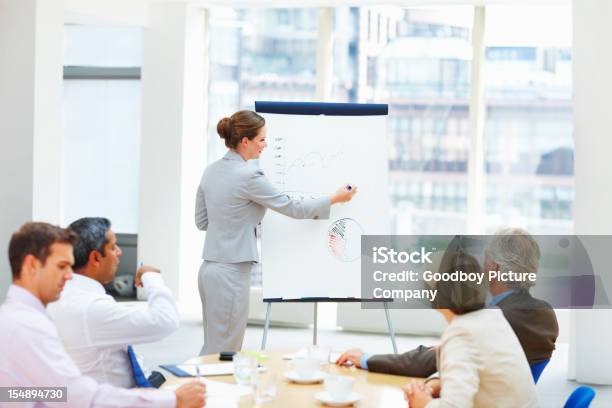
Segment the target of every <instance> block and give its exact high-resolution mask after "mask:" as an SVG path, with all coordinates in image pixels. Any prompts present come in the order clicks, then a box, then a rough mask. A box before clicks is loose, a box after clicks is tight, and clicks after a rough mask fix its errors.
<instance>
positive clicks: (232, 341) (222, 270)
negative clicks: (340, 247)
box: [195, 110, 357, 355]
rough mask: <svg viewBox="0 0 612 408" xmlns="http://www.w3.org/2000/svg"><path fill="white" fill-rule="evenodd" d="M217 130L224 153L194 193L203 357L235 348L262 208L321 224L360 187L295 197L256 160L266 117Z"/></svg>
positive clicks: (222, 124) (240, 119)
mask: <svg viewBox="0 0 612 408" xmlns="http://www.w3.org/2000/svg"><path fill="white" fill-rule="evenodd" d="M217 133H219V136H220V137H221V138H222V139H224V140H225V145H226V146H227V147H228V148H229V151H228V152H227V153H226V154H225V156H224V157H223V158H222V159H221V160H218V161H216V162H214V163H212V164H211V165H210V166H208V167H207V168H206V170H205V171H204V175H203V176H202V180H201V181H200V185H199V187H198V191H197V196H196V211H195V223H196V226H197V227H198V229H200V230H202V231H207V233H206V240H205V242H204V253H203V256H202V259H203V262H202V266H201V267H200V272H199V275H198V289H199V291H200V298H201V300H202V317H203V320H204V346H203V347H202V350H201V352H200V354H201V355H204V354H212V353H218V352H220V351H238V350H240V349H241V348H242V340H243V339H244V332H245V330H246V323H247V316H248V312H249V287H250V277H251V276H250V275H251V267H252V265H253V263H255V262H258V260H259V257H258V255H257V238H256V228H257V225H258V224H259V223H260V221H261V220H262V218H263V216H264V214H265V213H266V209H268V208H270V209H272V210H274V211H277V212H279V213H281V214H283V215H286V216H288V217H292V218H304V219H305V218H309V219H315V220H316V219H326V218H329V210H330V206H331V205H333V204H336V203H343V202H347V201H350V200H351V199H352V198H353V196H354V195H355V193H356V192H357V188H356V187H355V186H351V187H347V186H344V187H341V188H340V189H339V190H338V191H337V192H336V193H335V194H334V195H332V196H329V197H322V198H317V199H311V200H303V201H298V200H293V199H291V198H290V197H289V196H287V195H286V194H283V193H282V192H281V191H279V190H278V189H276V188H275V187H274V186H273V185H272V183H270V181H269V180H268V179H267V178H266V176H265V175H264V173H263V171H262V170H261V169H260V168H259V167H258V166H257V164H256V163H255V162H252V161H249V160H253V159H258V158H259V156H260V155H261V152H262V151H263V149H265V148H266V146H267V144H266V128H265V120H264V118H262V117H261V116H259V115H258V114H257V113H255V112H252V111H246V110H244V111H239V112H236V113H234V114H233V115H232V116H231V117H229V118H223V119H221V120H220V121H219V123H218V125H217Z"/></svg>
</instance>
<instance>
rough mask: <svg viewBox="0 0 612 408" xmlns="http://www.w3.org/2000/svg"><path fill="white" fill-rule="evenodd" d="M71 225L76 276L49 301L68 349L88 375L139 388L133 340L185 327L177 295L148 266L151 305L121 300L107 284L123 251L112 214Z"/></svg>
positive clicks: (142, 275)
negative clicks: (133, 365) (133, 364)
mask: <svg viewBox="0 0 612 408" xmlns="http://www.w3.org/2000/svg"><path fill="white" fill-rule="evenodd" d="M69 229H71V230H72V231H74V232H75V233H76V235H77V241H76V242H75V244H74V268H73V269H74V271H75V274H74V279H73V280H72V281H70V282H68V283H67V284H66V288H65V289H64V291H63V292H62V295H61V297H60V300H59V301H57V302H55V303H52V304H51V305H49V308H48V310H49V315H50V316H51V318H52V319H53V320H54V322H55V325H56V326H57V331H58V333H59V336H60V338H61V339H62V343H63V344H64V348H65V349H66V351H67V352H68V354H69V355H70V357H72V359H73V360H74V362H75V363H76V365H77V366H78V367H79V369H80V370H81V371H82V372H83V374H85V375H88V376H90V377H93V378H94V379H96V380H97V381H99V382H105V383H109V384H112V385H115V386H117V387H124V388H131V387H134V386H135V385H136V384H135V381H134V375H133V372H132V368H131V365H130V359H129V356H128V353H127V347H128V346H129V345H133V344H142V343H150V342H154V341H158V340H161V339H162V338H164V337H166V336H168V335H169V334H171V333H172V332H174V331H175V330H176V329H177V328H178V326H179V313H178V310H177V307H176V302H175V300H174V296H173V295H172V292H170V289H168V287H166V286H165V285H164V282H163V279H162V276H161V274H160V273H159V270H158V269H155V268H152V267H148V266H144V267H141V268H140V269H139V270H138V272H137V273H136V277H135V282H136V284H137V285H140V284H142V286H144V290H145V293H146V295H147V299H148V304H147V306H146V307H145V306H142V307H134V306H133V305H132V306H128V305H125V304H121V303H118V302H116V301H115V300H114V299H113V297H112V296H109V295H107V294H106V292H105V290H104V287H103V286H102V285H104V284H107V283H109V282H111V281H112V280H113V278H114V277H115V274H116V273H117V268H118V265H119V258H120V257H121V249H120V248H119V246H117V238H116V237H115V234H114V233H113V231H112V230H111V223H110V221H109V220H107V219H106V218H81V219H79V220H77V221H75V222H73V223H72V224H70V226H69Z"/></svg>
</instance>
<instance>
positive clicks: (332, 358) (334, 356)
mask: <svg viewBox="0 0 612 408" xmlns="http://www.w3.org/2000/svg"><path fill="white" fill-rule="evenodd" d="M341 355H342V352H341V351H331V352H330V353H329V361H328V363H331V364H335V363H336V361H337V360H338V359H339V358H340V356H341ZM296 358H308V350H307V349H305V348H302V349H300V350H298V351H296V352H295V353H292V354H285V355H284V356H283V360H295V359H296Z"/></svg>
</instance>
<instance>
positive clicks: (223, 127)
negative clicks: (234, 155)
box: [217, 118, 232, 139]
mask: <svg viewBox="0 0 612 408" xmlns="http://www.w3.org/2000/svg"><path fill="white" fill-rule="evenodd" d="M217 133H218V134H219V136H220V137H221V139H229V138H231V137H232V120H231V119H230V118H223V119H221V120H220V121H219V123H218V124H217Z"/></svg>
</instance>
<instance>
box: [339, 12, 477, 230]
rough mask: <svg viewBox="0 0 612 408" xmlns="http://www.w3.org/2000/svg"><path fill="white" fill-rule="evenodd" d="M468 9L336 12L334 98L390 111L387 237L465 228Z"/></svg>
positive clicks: (469, 24)
mask: <svg viewBox="0 0 612 408" xmlns="http://www.w3.org/2000/svg"><path fill="white" fill-rule="evenodd" d="M472 10H473V9H472V8H471V7H445V8H436V9H432V8H419V9H415V8H413V9H406V8H401V7H389V6H386V7H383V6H380V7H361V8H350V9H338V10H337V15H336V33H340V34H339V36H336V37H334V41H335V45H336V49H335V60H334V64H335V67H334V68H335V80H334V100H336V101H338V100H340V101H349V102H377V103H388V104H389V127H388V135H387V136H388V143H389V146H388V151H389V175H390V180H389V187H390V192H389V193H390V196H391V197H390V198H391V204H392V211H393V214H392V222H393V225H392V231H393V232H395V233H398V234H401V233H430V234H434V233H444V232H448V231H455V232H458V233H461V232H465V230H466V208H467V160H468V116H469V110H468V99H467V98H468V94H469V70H470V59H471V45H470V30H471V26H472V18H473V17H472V13H473V11H472ZM340 21H344V22H346V21H348V22H349V24H346V23H345V24H343V25H342V26H339V22H340ZM347 36H348V38H346V37H347ZM338 39H339V40H338Z"/></svg>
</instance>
